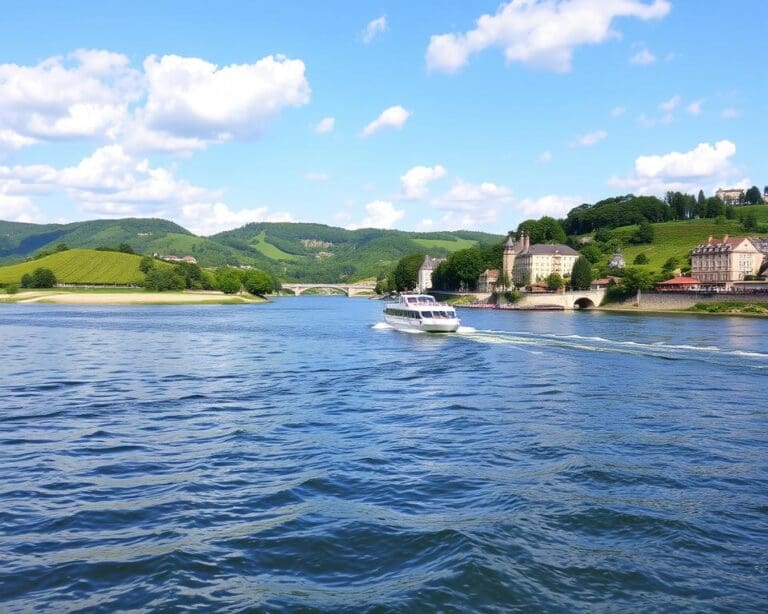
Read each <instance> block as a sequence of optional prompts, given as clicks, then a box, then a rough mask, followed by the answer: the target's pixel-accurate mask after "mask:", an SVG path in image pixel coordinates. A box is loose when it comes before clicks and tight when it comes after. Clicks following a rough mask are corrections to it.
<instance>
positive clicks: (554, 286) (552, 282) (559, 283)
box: [547, 273, 563, 292]
mask: <svg viewBox="0 0 768 614" xmlns="http://www.w3.org/2000/svg"><path fill="white" fill-rule="evenodd" d="M562 287H563V278H562V277H561V276H560V273H550V274H549V275H548V276H547V288H549V289H550V290H552V291H553V292H556V291H558V290H559V289H560V288H562Z"/></svg>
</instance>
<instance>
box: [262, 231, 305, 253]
mask: <svg viewBox="0 0 768 614" xmlns="http://www.w3.org/2000/svg"><path fill="white" fill-rule="evenodd" d="M264 234H265V232H264V231H263V230H262V231H261V232H260V233H259V235H258V236H257V237H256V241H255V242H254V243H251V245H252V246H253V248H254V249H256V250H258V251H259V252H261V253H262V254H263V255H264V256H266V257H267V258H270V259H271V260H301V256H297V255H295V254H289V253H288V252H284V251H283V250H281V249H280V248H277V247H275V246H274V245H272V244H271V243H268V242H267V240H266V238H265V236H264Z"/></svg>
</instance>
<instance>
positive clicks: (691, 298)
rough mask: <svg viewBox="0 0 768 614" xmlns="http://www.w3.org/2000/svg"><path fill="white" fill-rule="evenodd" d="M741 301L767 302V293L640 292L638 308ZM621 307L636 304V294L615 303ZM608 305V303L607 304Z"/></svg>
mask: <svg viewBox="0 0 768 614" xmlns="http://www.w3.org/2000/svg"><path fill="white" fill-rule="evenodd" d="M729 301H743V302H748V303H768V293H757V294H749V293H746V292H641V293H640V304H639V308H640V309H648V310H653V309H690V308H691V307H693V306H694V305H695V304H696V303H724V302H729ZM616 304H618V305H621V306H622V307H633V306H634V307H636V306H638V299H637V296H633V297H631V298H628V299H625V300H624V301H622V302H621V303H616ZM607 306H608V307H610V305H607Z"/></svg>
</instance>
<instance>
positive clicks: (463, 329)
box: [456, 326, 477, 335]
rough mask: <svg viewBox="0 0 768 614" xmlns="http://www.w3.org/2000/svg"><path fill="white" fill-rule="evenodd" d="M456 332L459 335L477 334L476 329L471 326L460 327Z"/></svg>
mask: <svg viewBox="0 0 768 614" xmlns="http://www.w3.org/2000/svg"><path fill="white" fill-rule="evenodd" d="M456 332H457V333H458V334H459V335H471V334H473V333H476V332H477V329H476V328H472V327H471V326H459V328H458V329H457V330H456Z"/></svg>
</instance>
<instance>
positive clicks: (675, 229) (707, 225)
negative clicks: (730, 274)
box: [606, 205, 768, 271]
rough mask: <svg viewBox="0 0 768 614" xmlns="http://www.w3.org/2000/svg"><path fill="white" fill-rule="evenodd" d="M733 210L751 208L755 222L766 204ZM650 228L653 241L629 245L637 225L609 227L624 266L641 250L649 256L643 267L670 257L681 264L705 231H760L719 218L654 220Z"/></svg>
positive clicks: (655, 266) (764, 218) (765, 214)
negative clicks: (719, 219) (619, 242)
mask: <svg viewBox="0 0 768 614" xmlns="http://www.w3.org/2000/svg"><path fill="white" fill-rule="evenodd" d="M737 211H738V212H743V213H750V212H754V213H755V216H756V217H757V220H758V222H759V223H761V224H762V223H765V222H768V206H766V205H754V206H750V207H739V208H738V209H737ZM653 228H654V239H653V243H648V244H643V245H633V244H631V243H630V242H629V238H630V236H631V235H632V233H633V232H634V231H635V230H636V229H637V226H623V227H621V228H616V229H615V230H613V231H611V236H612V237H613V238H616V239H619V241H621V244H622V253H623V254H624V259H625V260H626V261H627V265H628V266H633V265H632V263H633V262H634V260H635V257H636V256H637V255H638V254H640V253H643V254H645V255H646V256H648V260H649V262H648V264H647V265H643V268H646V269H649V270H655V271H658V270H659V269H661V267H662V266H663V265H664V263H665V262H666V261H667V260H668V259H669V258H671V257H674V258H677V260H678V262H679V266H681V267H682V268H685V267H686V266H687V265H688V254H689V253H690V252H691V250H692V249H693V248H694V247H696V246H697V245H699V244H700V243H705V242H706V241H707V239H708V238H709V235H712V236H713V237H722V236H723V235H726V234H727V235H730V236H732V237H734V236H746V235H757V234H761V233H755V232H751V233H747V232H745V231H744V230H743V229H742V227H741V222H740V221H739V220H721V221H720V222H719V223H718V222H717V221H716V220H714V219H704V220H686V221H681V222H663V223H661V224H654V225H653ZM762 234H765V233H762ZM611 256H612V255H611V254H609V255H608V256H607V257H606V262H607V261H608V260H610V258H611Z"/></svg>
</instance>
